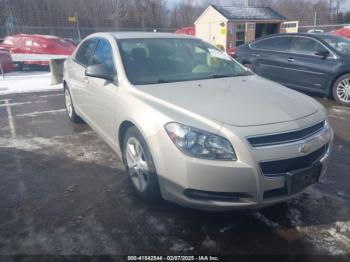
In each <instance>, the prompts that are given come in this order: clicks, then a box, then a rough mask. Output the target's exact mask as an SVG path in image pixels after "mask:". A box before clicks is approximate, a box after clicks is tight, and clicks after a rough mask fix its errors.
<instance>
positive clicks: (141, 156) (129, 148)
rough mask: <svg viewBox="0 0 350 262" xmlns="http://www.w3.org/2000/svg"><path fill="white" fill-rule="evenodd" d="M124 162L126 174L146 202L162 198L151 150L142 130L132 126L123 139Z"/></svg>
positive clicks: (139, 195)
mask: <svg viewBox="0 0 350 262" xmlns="http://www.w3.org/2000/svg"><path fill="white" fill-rule="evenodd" d="M123 163H124V165H125V170H126V174H127V176H128V178H129V180H130V182H131V184H132V187H133V189H134V191H135V193H136V194H137V196H138V197H139V198H141V199H142V200H143V201H145V202H155V201H157V200H160V199H161V196H160V190H159V184H158V175H157V172H156V169H155V166H154V162H153V158H152V155H151V152H150V150H149V148H148V146H147V143H146V141H145V139H144V138H143V137H142V135H141V133H140V131H139V130H138V129H137V128H136V127H134V126H132V127H130V128H129V129H128V130H127V131H126V133H125V136H124V140H123Z"/></svg>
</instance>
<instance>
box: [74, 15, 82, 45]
mask: <svg viewBox="0 0 350 262" xmlns="http://www.w3.org/2000/svg"><path fill="white" fill-rule="evenodd" d="M75 19H76V24H77V32H78V40H79V43H80V41H81V34H80V25H79V17H78V12H75Z"/></svg>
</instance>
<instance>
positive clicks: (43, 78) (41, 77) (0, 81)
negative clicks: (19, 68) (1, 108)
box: [0, 71, 62, 95]
mask: <svg viewBox="0 0 350 262" xmlns="http://www.w3.org/2000/svg"><path fill="white" fill-rule="evenodd" d="M57 89H62V84H60V85H51V75H50V72H42V71H38V72H36V71H30V72H11V73H6V74H5V77H4V78H3V77H1V76H0V95H7V94H15V93H26V92H38V91H48V90H57Z"/></svg>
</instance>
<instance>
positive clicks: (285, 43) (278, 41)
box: [251, 37, 291, 52]
mask: <svg viewBox="0 0 350 262" xmlns="http://www.w3.org/2000/svg"><path fill="white" fill-rule="evenodd" d="M290 42H291V38H290V37H271V38H268V39H264V40H261V41H258V42H256V43H252V44H251V47H252V48H254V49H260V50H267V51H279V52H286V51H289V48H290Z"/></svg>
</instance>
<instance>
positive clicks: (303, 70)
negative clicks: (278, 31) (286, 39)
mask: <svg viewBox="0 0 350 262" xmlns="http://www.w3.org/2000/svg"><path fill="white" fill-rule="evenodd" d="M327 51H329V50H328V49H327V48H326V47H325V46H324V45H323V44H322V43H320V42H319V41H317V40H316V39H313V38H310V37H301V36H296V37H293V40H292V45H291V48H290V54H289V56H288V58H287V59H285V61H284V67H285V69H286V76H287V83H286V84H287V85H288V86H290V87H293V88H298V89H304V90H305V89H306V90H308V89H309V90H310V91H323V90H326V88H327V81H328V77H327V74H329V72H330V69H331V68H333V67H334V65H335V63H336V60H335V59H333V58H332V57H331V56H332V54H331V53H330V54H329V55H328V56H327V57H325V56H320V55H318V54H322V53H323V54H324V53H325V52H327Z"/></svg>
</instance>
